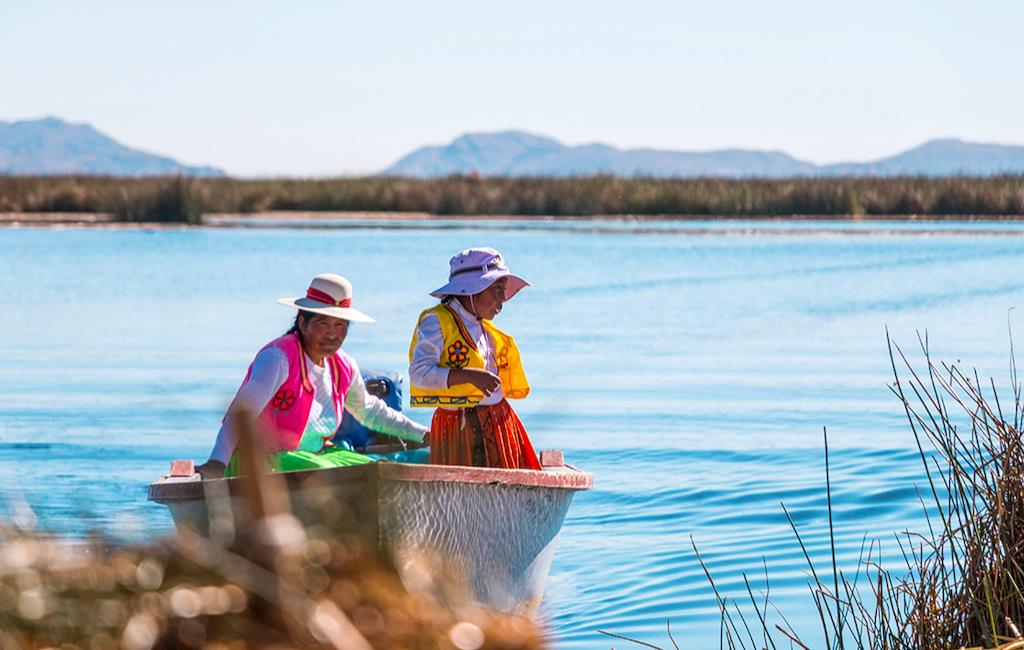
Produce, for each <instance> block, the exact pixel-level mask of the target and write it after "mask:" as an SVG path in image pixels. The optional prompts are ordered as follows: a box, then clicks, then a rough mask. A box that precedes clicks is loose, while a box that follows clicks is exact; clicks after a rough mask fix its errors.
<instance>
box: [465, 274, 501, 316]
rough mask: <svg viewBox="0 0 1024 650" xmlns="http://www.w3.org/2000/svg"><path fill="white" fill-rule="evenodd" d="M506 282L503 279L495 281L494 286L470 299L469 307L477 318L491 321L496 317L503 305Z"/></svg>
mask: <svg viewBox="0 0 1024 650" xmlns="http://www.w3.org/2000/svg"><path fill="white" fill-rule="evenodd" d="M506 282H507V280H506V279H505V278H502V279H500V280H495V282H494V284H492V285H491V286H489V287H487V288H486V289H484V290H483V291H481V292H480V293H478V294H476V295H475V296H473V297H472V300H471V301H470V305H471V308H472V309H473V311H474V312H475V313H476V315H477V317H478V318H485V319H487V320H492V319H493V318H494V317H495V316H497V315H498V313H499V312H500V311H501V307H502V305H504V304H505V284H506Z"/></svg>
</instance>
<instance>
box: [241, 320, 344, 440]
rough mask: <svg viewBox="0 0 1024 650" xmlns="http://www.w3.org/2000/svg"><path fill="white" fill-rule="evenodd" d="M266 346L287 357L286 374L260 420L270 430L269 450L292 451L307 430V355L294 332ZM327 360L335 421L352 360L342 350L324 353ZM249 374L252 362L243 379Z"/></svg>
mask: <svg viewBox="0 0 1024 650" xmlns="http://www.w3.org/2000/svg"><path fill="white" fill-rule="evenodd" d="M269 347H275V348H277V349H278V350H281V351H282V352H284V355H285V357H286V358H287V359H288V378H287V379H285V380H284V383H283V384H281V386H280V388H278V389H277V392H276V393H275V394H274V397H272V398H271V400H270V402H269V403H268V404H267V406H266V407H265V408H264V409H263V412H262V413H260V415H259V420H260V422H261V423H262V424H263V427H264V428H265V429H266V430H267V432H268V433H269V434H270V437H269V439H268V440H267V446H268V447H269V448H270V449H269V450H270V451H294V450H295V449H298V447H299V441H300V440H302V434H303V432H305V430H306V423H307V422H308V421H309V411H310V408H311V407H312V405H313V398H314V390H315V389H314V386H313V383H312V382H311V381H310V380H309V376H308V372H307V370H306V355H305V353H304V352H303V351H302V343H300V342H299V336H298V335H297V334H285V335H284V336H282V337H281V338H279V339H275V340H273V341H271V342H270V343H268V344H267V345H266V346H264V348H263V350H265V349H267V348H269ZM263 350H260V352H262V351H263ZM326 361H327V364H328V365H329V366H330V369H331V379H332V380H333V382H334V411H335V415H337V417H338V422H341V416H342V411H343V410H344V408H345V394H346V393H348V388H349V385H350V384H351V383H352V361H351V360H350V359H349V356H348V355H347V354H345V352H343V351H341V350H339V351H338V352H337V353H336V354H334V355H333V356H330V357H327V360H326ZM251 374H252V365H251V364H250V365H249V371H248V372H247V373H246V374H245V381H249V375H251ZM330 438H331V436H326V437H325V438H324V442H327V441H328V440H330Z"/></svg>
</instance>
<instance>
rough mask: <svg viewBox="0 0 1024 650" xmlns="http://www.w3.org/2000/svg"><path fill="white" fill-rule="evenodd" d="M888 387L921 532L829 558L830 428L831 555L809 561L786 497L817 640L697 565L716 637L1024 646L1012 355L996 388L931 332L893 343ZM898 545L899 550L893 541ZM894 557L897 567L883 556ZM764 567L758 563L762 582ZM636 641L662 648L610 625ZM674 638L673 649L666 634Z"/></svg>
mask: <svg viewBox="0 0 1024 650" xmlns="http://www.w3.org/2000/svg"><path fill="white" fill-rule="evenodd" d="M889 345H890V347H889V352H890V359H891V361H892V370H893V374H894V382H893V384H892V385H891V388H892V392H893V394H894V395H895V396H896V397H897V399H898V400H899V402H900V404H901V407H902V408H903V409H904V411H905V413H906V415H907V421H908V423H909V425H910V429H911V432H912V434H913V438H914V440H915V442H916V445H917V449H918V452H919V457H920V460H921V463H922V466H923V469H924V476H925V477H926V485H922V486H919V489H920V492H921V494H922V500H921V504H922V508H923V513H924V525H925V526H926V530H923V531H916V532H907V531H896V533H895V535H894V543H893V546H890V547H889V549H888V553H887V554H886V555H885V556H884V557H883V553H882V546H883V544H882V542H880V541H879V540H872V541H866V542H865V544H864V546H863V547H862V549H861V553H860V558H859V560H858V562H857V563H856V565H855V566H852V567H843V566H840V565H839V563H838V561H837V553H836V545H835V539H834V536H833V535H832V532H833V515H834V513H833V510H832V499H831V495H832V489H831V488H832V485H831V476H830V471H829V459H828V454H829V448H828V436H827V432H826V434H825V486H824V487H825V491H826V494H827V496H828V499H827V504H828V505H827V508H828V512H827V515H828V523H829V534H830V540H831V558H830V559H831V561H830V562H829V563H827V564H821V563H819V564H816V563H815V562H814V560H812V558H811V555H810V553H809V552H808V549H807V547H806V545H805V544H804V540H803V537H802V535H801V532H800V530H799V528H798V527H797V526H796V524H795V523H794V521H793V519H792V518H791V517H790V515H789V512H788V510H786V509H785V506H783V510H784V511H785V514H786V516H787V518H789V522H790V526H791V528H792V530H793V533H794V536H795V542H794V543H795V544H797V545H798V546H799V548H800V550H801V552H802V553H803V556H804V559H805V561H806V563H807V572H808V575H809V578H810V582H809V587H810V596H811V598H810V602H809V603H808V606H809V607H812V608H813V609H814V610H815V611H816V612H817V615H818V620H819V621H820V629H819V631H818V636H816V638H815V639H814V640H810V639H809V638H808V637H807V634H808V632H807V631H804V633H803V634H801V633H799V632H798V631H797V630H795V629H794V628H793V627H792V626H790V625H789V623H787V622H786V619H785V617H784V613H782V612H780V611H779V610H778V609H776V608H775V606H774V605H773V604H772V602H771V600H770V598H769V597H768V595H767V593H766V592H762V591H756V590H755V589H754V588H752V587H751V583H750V580H749V579H748V576H747V574H744V575H743V578H744V582H745V584H746V593H744V594H742V595H740V596H739V597H733V596H731V595H728V594H723V593H722V592H721V591H720V590H719V588H718V585H717V584H716V581H715V578H714V575H713V574H712V572H711V571H710V569H709V568H708V566H707V565H706V564H705V563H704V560H703V558H702V557H701V554H700V551H699V549H698V548H697V546H696V544H694V545H693V548H694V552H695V553H696V556H697V558H698V560H699V562H700V564H701V566H703V568H704V571H705V574H706V577H707V579H708V581H709V584H710V585H711V588H712V590H713V592H714V595H715V599H716V602H717V604H718V607H719V610H720V613H721V626H722V645H723V646H724V647H728V648H730V649H736V648H751V649H754V648H784V647H799V648H861V649H863V648H869V649H871V650H897V649H901V650H925V649H928V650H932V649H935V648H982V647H984V648H993V647H1001V648H1005V649H1006V650H1010V649H1013V650H1018V649H1020V648H1024V638H1022V637H1021V634H1020V629H1021V626H1022V623H1024V591H1022V589H1024V444H1022V440H1021V437H1022V429H1021V427H1022V423H1024V403H1022V399H1021V397H1022V396H1021V384H1020V381H1019V378H1018V375H1017V369H1016V364H1015V363H1014V362H1013V361H1012V359H1013V353H1012V350H1011V372H1010V380H1009V387H1008V388H1007V389H1004V391H1003V392H1000V390H999V389H998V388H997V384H996V382H995V381H994V380H987V381H982V380H981V379H980V377H979V376H978V374H977V372H974V371H968V370H966V369H965V368H964V367H962V366H961V365H959V364H946V363H936V362H934V361H933V360H932V358H931V355H930V353H929V348H928V342H927V338H926V337H925V338H922V339H921V340H920V348H921V359H920V360H917V361H915V360H913V359H911V358H910V357H908V355H906V354H904V352H903V350H902V349H901V348H900V347H899V346H897V345H896V344H894V343H892V342H891V341H890V344H889ZM894 549H895V550H894ZM893 557H900V558H902V561H900V562H898V563H897V565H896V566H893V565H892V562H891V559H890V560H886V559H885V558H893ZM769 578H770V576H769V575H767V569H765V575H764V581H765V583H767V582H768V581H769ZM609 636H614V637H617V638H620V639H623V640H626V641H629V642H632V643H635V644H638V645H642V646H645V647H651V648H659V647H660V646H657V645H654V644H650V643H646V642H641V641H637V640H635V639H631V638H630V637H628V636H626V635H620V634H617V633H609ZM669 641H670V643H672V645H673V647H678V646H677V645H676V643H675V640H674V639H672V638H671V636H670V637H669Z"/></svg>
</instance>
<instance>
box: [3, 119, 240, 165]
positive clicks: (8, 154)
mask: <svg viewBox="0 0 1024 650" xmlns="http://www.w3.org/2000/svg"><path fill="white" fill-rule="evenodd" d="M0 174H11V175H52V174H84V175H89V174H94V175H110V176H166V175H173V174H185V175H189V176H223V175H224V172H223V171H222V170H220V169H217V168H215V167H194V166H191V165H183V164H182V163H179V162H178V161H176V160H173V159H171V158H167V157H164V156H158V155H155V154H151V153H146V152H144V151H139V150H137V149H131V148H129V147H126V146H124V145H123V144H121V143H119V142H117V141H116V140H114V139H113V138H111V137H109V136H107V135H104V134H103V133H100V132H99V131H97V130H96V129H94V128H93V127H91V126H89V125H88V124H71V123H69V122H65V121H63V120H60V119H58V118H55V117H46V118H43V119H39V120H22V121H19V122H3V121H0Z"/></svg>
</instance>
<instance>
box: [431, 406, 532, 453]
mask: <svg viewBox="0 0 1024 650" xmlns="http://www.w3.org/2000/svg"><path fill="white" fill-rule="evenodd" d="M430 462H431V464H434V465H469V466H472V467H502V468H505V469H540V461H539V460H537V452H535V451H534V450H533V445H531V444H530V438H529V436H527V435H526V429H525V428H524V427H523V423H522V422H520V421H519V417H518V416H517V415H516V413H515V411H513V410H512V407H511V406H509V403H508V401H507V400H501V401H500V402H498V403H497V404H494V405H492V406H477V407H476V408H471V409H456V410H449V409H437V410H436V411H434V418H433V420H431V422H430Z"/></svg>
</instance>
